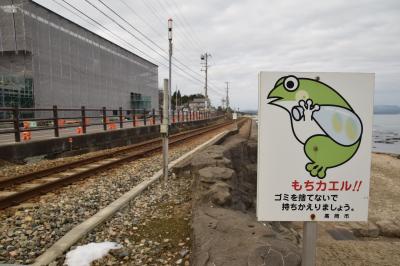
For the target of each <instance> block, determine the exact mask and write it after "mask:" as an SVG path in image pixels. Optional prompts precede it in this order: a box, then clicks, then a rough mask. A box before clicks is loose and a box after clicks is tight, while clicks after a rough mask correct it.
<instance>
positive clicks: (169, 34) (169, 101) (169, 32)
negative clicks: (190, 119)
mask: <svg viewBox="0 0 400 266" xmlns="http://www.w3.org/2000/svg"><path fill="white" fill-rule="evenodd" d="M168 41H169V53H168V59H169V68H168V82H169V83H168V114H169V113H171V90H172V77H171V75H172V18H170V19H168Z"/></svg>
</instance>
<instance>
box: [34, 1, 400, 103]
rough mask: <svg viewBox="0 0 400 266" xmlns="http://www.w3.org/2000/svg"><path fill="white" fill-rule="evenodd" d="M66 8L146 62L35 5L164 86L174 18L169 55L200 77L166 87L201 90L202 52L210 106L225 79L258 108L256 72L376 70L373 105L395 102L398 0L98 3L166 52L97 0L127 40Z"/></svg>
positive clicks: (94, 14) (81, 4)
mask: <svg viewBox="0 0 400 266" xmlns="http://www.w3.org/2000/svg"><path fill="white" fill-rule="evenodd" d="M65 1H67V2H69V3H70V4H71V5H73V6H75V7H77V8H79V9H80V10H82V11H83V12H84V13H85V14H86V15H88V16H90V17H91V18H93V19H95V20H97V21H99V22H100V23H101V24H102V25H103V26H104V27H106V28H108V29H110V30H111V31H112V32H113V33H115V34H116V35H118V36H119V37H120V38H122V39H124V40H125V41H128V42H129V43H130V44H131V45H132V46H134V47H137V48H139V49H140V50H141V51H144V52H145V53H146V54H147V55H143V54H142V53H141V52H139V51H137V50H134V48H133V47H132V46H128V45H127V44H126V43H125V42H123V41H121V40H118V39H117V38H116V37H115V36H112V35H110V34H109V33H108V32H107V31H106V30H104V29H102V28H100V27H98V26H94V25H91V24H89V23H88V22H87V21H85V20H83V19H82V18H79V17H77V16H76V15H74V14H72V13H70V12H69V11H68V10H67V9H65V8H64V7H62V6H60V5H58V4H57V2H58V3H60V4H62V5H64V6H65V7H68V6H67V5H66V4H65V3H64V2H63V1H62V0H54V1H50V0H35V2H37V3H39V4H41V5H43V6H45V7H47V8H49V9H51V10H53V11H55V12H57V13H59V14H61V15H63V16H65V17H67V18H69V19H71V20H73V21H74V22H76V23H78V24H80V25H82V26H84V27H86V28H88V29H90V30H92V31H94V32H96V33H98V34H100V35H102V36H103V37H105V38H107V39H110V40H112V41H113V42H116V43H118V44H119V45H121V46H123V47H125V48H127V49H129V50H131V51H133V52H135V53H137V54H138V55H141V56H143V57H145V58H147V59H149V60H150V61H153V62H155V63H156V64H157V65H159V85H160V86H161V84H162V79H163V78H166V77H167V76H168V70H167V68H166V67H165V66H164V65H167V64H168V63H167V61H166V60H165V59H164V58H162V57H161V56H160V55H159V54H158V53H160V54H162V55H163V56H167V54H166V52H167V47H168V40H167V20H168V18H170V17H171V18H173V19H174V48H175V49H174V55H175V57H176V59H177V60H179V62H181V63H183V64H184V66H183V65H181V64H180V63H179V62H177V61H176V60H175V63H176V64H177V65H178V66H180V67H181V68H182V69H184V70H185V71H186V72H188V73H190V74H191V75H192V76H193V77H194V78H195V79H196V80H193V79H191V78H187V77H186V75H185V74H182V73H181V71H179V70H178V69H177V68H176V67H174V68H173V69H174V71H173V78H172V82H173V85H172V88H173V89H175V88H176V86H178V88H179V89H180V90H181V91H182V92H183V93H185V94H191V93H197V92H203V90H204V89H203V88H204V84H203V83H201V82H203V79H204V72H201V71H200V69H201V65H200V54H201V53H205V52H208V53H210V54H211V55H212V57H211V59H210V64H211V66H210V68H209V78H210V81H211V88H210V90H209V95H210V98H211V100H212V102H213V104H215V105H219V104H220V103H221V98H222V96H223V95H224V94H225V86H226V85H225V82H226V81H229V82H230V101H231V106H233V107H239V108H240V109H241V110H244V109H256V108H257V86H258V84H257V73H258V72H259V71H262V70H264V71H334V72H341V71H345V72H373V73H376V86H375V87H376V88H375V91H376V93H375V104H398V105H400V1H399V0H371V1H349V0H343V1H342V0H340V1H315V0H303V1H295V0H293V1H284V0H247V1H244V0H240V1H239V0H238V1H235V0H201V1H199V0H112V1H111V0H102V1H103V2H104V3H105V4H107V5H108V6H109V7H110V8H112V9H113V10H115V11H116V12H117V13H118V14H119V15H120V16H121V17H122V18H124V19H126V20H128V21H129V22H130V23H131V24H132V25H133V26H134V27H135V28H137V29H138V30H139V31H141V32H142V33H143V34H144V35H146V36H147V37H148V38H149V39H151V40H152V41H153V42H154V43H156V44H157V45H158V46H160V47H161V48H163V50H164V51H161V50H160V49H159V48H158V47H156V46H155V45H154V44H153V43H151V42H150V41H148V40H147V39H145V38H144V37H143V36H141V35H140V33H138V32H136V31H135V30H134V29H132V28H131V27H130V26H129V25H127V24H126V23H125V22H124V21H121V20H120V19H119V18H118V17H117V16H115V15H113V14H112V13H111V11H110V10H107V9H106V8H105V7H104V6H103V5H101V3H100V2H98V0H88V1H90V2H92V3H93V4H94V5H96V6H97V7H98V8H100V9H102V10H103V11H104V12H105V13H107V14H108V15H110V16H112V17H113V18H114V19H115V20H117V21H118V22H119V23H121V25H123V26H124V27H126V29H127V30H128V31H130V32H131V33H128V32H126V31H124V30H123V29H121V28H120V27H118V26H117V25H116V24H115V23H114V22H112V21H111V20H109V19H108V18H107V17H105V16H104V15H102V14H101V13H100V12H98V11H97V10H96V9H95V8H94V7H92V6H90V5H89V4H87V3H86V2H85V1H84V0H65ZM124 3H126V5H125V4H124ZM69 8H70V9H71V7H69ZM75 12H76V11H75ZM92 24H93V23H92ZM132 34H133V35H136V36H137V37H139V38H140V39H141V40H143V42H145V43H146V44H147V45H148V46H150V47H152V48H153V49H154V50H156V51H157V52H158V53H156V52H154V51H152V50H151V49H149V48H148V47H147V46H146V45H143V44H142V43H140V42H139V41H138V40H137V39H135V38H134V37H133V36H132ZM162 64H164V65H162ZM188 68H189V69H190V70H189V69H188ZM179 73H180V75H179ZM181 75H183V76H184V77H182V76H181ZM200 81H201V82H200Z"/></svg>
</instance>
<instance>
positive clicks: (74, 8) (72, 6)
mask: <svg viewBox="0 0 400 266" xmlns="http://www.w3.org/2000/svg"><path fill="white" fill-rule="evenodd" d="M61 1H63V2H64V3H66V4H67V5H68V6H70V7H71V8H72V9H73V10H75V11H77V12H79V13H80V14H81V15H83V16H85V17H86V18H87V19H89V20H90V21H92V22H94V23H95V24H96V25H98V26H99V27H100V28H101V29H104V30H106V31H107V32H108V33H110V34H111V35H112V36H114V37H116V38H117V39H119V40H121V41H122V42H124V43H126V44H127V45H128V46H129V47H131V48H133V49H135V50H137V51H139V52H140V53H142V54H144V55H145V56H146V57H148V58H150V59H151V60H153V61H155V62H156V63H158V64H160V65H162V66H164V67H165V68H167V69H168V66H167V65H166V64H164V63H162V62H160V61H158V60H156V59H155V58H153V57H152V56H150V55H149V54H147V53H146V52H144V51H143V50H141V49H139V48H137V47H136V46H134V45H132V44H130V43H129V42H128V41H126V40H125V39H123V38H121V37H120V36H118V35H116V34H115V33H113V32H112V31H111V30H110V29H108V28H106V27H104V26H103V25H102V24H101V23H99V22H98V21H96V20H95V19H93V18H91V17H90V16H88V15H87V14H85V13H84V12H83V11H81V10H80V9H78V8H76V7H75V6H74V5H72V4H70V3H68V2H67V1H66V0H61ZM85 1H86V0H85ZM86 2H88V1H86ZM56 3H57V2H56ZM58 4H59V5H61V3H58ZM91 6H93V7H94V5H91ZM62 7H63V8H65V9H67V10H68V11H69V12H72V13H73V14H75V15H76V16H78V17H79V18H81V19H82V20H84V19H83V18H82V17H81V16H79V15H77V14H76V13H75V12H73V11H72V10H70V9H68V8H67V7H65V6H63V5H62ZM96 9H97V10H99V9H98V8H96ZM99 11H100V10H99ZM101 13H102V14H103V15H105V16H107V17H109V16H108V15H107V14H105V13H104V12H101ZM111 20H112V21H113V22H114V23H117V22H116V21H115V20H114V19H111ZM84 21H85V20H84ZM89 24H91V25H93V24H92V23H89ZM117 25H118V24H117ZM119 25H120V24H119ZM120 26H121V28H123V29H124V30H125V31H127V32H129V31H128V30H126V29H125V27H123V26H122V25H120ZM130 35H133V34H130ZM135 39H137V37H136V38H135ZM146 46H147V47H148V48H149V49H151V50H153V51H154V49H152V48H151V47H149V46H148V45H146ZM157 54H159V53H157ZM159 55H160V54H159ZM160 56H162V55H160ZM162 58H164V59H166V58H165V57H163V56H162ZM177 61H178V60H177ZM181 64H183V63H181ZM183 65H184V64H183ZM174 66H175V67H176V68H177V69H179V70H180V71H181V72H182V73H184V74H185V75H186V76H184V75H183V74H182V73H179V72H176V73H177V74H178V75H180V76H181V77H183V78H190V79H191V80H193V81H197V82H199V83H200V84H202V83H203V81H202V80H200V79H198V78H197V77H195V76H193V75H192V74H191V73H188V72H187V71H185V70H184V69H182V68H181V67H179V66H178V65H174ZM184 66H185V67H186V68H188V69H189V70H191V69H190V68H189V67H187V66H186V65H184ZM210 89H211V90H213V89H212V88H211V87H210ZM215 92H216V93H218V94H220V92H219V91H215Z"/></svg>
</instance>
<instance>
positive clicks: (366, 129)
mask: <svg viewBox="0 0 400 266" xmlns="http://www.w3.org/2000/svg"><path fill="white" fill-rule="evenodd" d="M373 90H374V74H367V73H312V72H296V73H291V72H261V73H260V74H259V109H258V113H259V117H258V121H259V127H258V169H257V175H258V177H257V217H258V220H260V221H303V222H304V228H303V236H304V237H303V263H302V265H307V266H308V265H315V254H316V248H315V247H316V239H317V222H323V221H336V222H343V221H348V222H349V221H367V218H368V198H369V179H370V166H371V146H372V113H373Z"/></svg>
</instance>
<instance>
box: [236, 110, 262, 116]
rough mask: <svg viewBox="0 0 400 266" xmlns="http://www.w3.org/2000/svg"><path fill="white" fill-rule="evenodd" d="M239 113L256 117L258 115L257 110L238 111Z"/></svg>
mask: <svg viewBox="0 0 400 266" xmlns="http://www.w3.org/2000/svg"><path fill="white" fill-rule="evenodd" d="M240 112H241V113H245V114H248V115H256V114H257V113H258V111H257V110H240Z"/></svg>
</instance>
